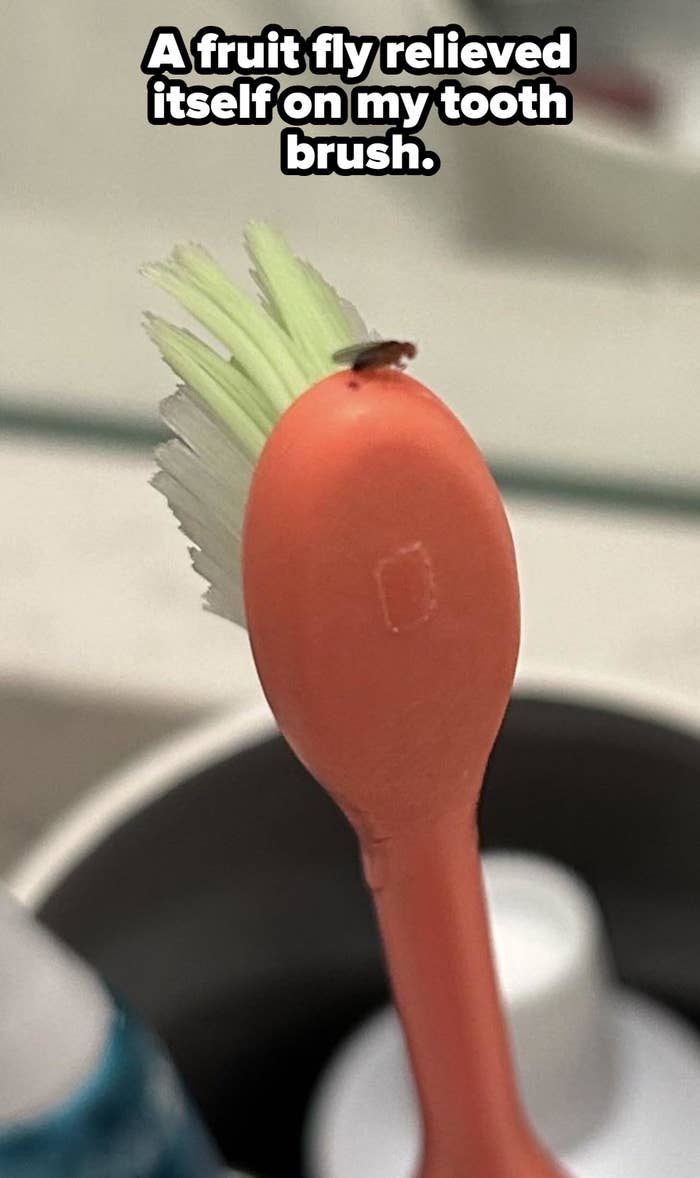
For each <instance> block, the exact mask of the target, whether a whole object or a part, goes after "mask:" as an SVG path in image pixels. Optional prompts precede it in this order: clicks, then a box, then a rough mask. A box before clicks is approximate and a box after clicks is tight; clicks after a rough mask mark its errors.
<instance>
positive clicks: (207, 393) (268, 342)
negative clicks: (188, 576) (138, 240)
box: [144, 224, 367, 626]
mask: <svg viewBox="0 0 700 1178" xmlns="http://www.w3.org/2000/svg"><path fill="white" fill-rule="evenodd" d="M246 245H247V249H248V253H249V255H250V258H251V261H252V264H253V269H252V274H253V277H254V280H255V282H256V284H257V286H258V287H259V290H260V299H259V302H258V303H255V302H254V301H253V300H252V299H251V298H250V297H249V296H248V295H245V294H244V293H243V292H241V291H239V290H238V289H237V288H236V287H235V286H234V285H233V284H232V283H231V282H230V281H229V279H228V278H227V277H226V275H225V274H224V273H223V271H221V270H220V269H219V267H218V266H217V264H216V263H215V261H214V259H213V258H211V257H210V256H209V255H208V254H207V253H206V251H205V250H203V249H202V248H201V247H198V246H184V247H177V248H176V249H175V250H174V252H173V255H172V258H171V259H170V260H169V261H168V262H167V263H166V264H164V265H163V264H156V265H153V266H147V267H145V270H144V272H145V274H146V275H147V276H148V277H150V278H151V279H152V280H153V281H154V282H156V284H157V285H159V286H161V287H162V288H163V289H165V290H166V291H167V292H168V293H169V294H170V295H172V296H173V297H174V298H176V299H177V300H178V301H179V302H180V304H181V305H182V306H184V307H185V308H186V309H187V310H188V311H189V312H190V313H191V314H193V315H194V316H195V318H197V319H198V321H199V322H200V323H201V324H202V326H204V327H205V328H206V329H207V330H208V331H209V332H210V333H211V334H213V335H214V336H215V338H216V339H218V340H219V342H220V343H221V344H222V345H223V346H224V347H229V348H230V349H231V352H230V354H228V355H226V356H225V357H224V356H222V355H220V353H217V352H215V351H214V350H213V349H212V348H211V347H209V345H206V344H204V343H203V341H201V340H200V339H198V338H197V337H196V336H194V335H192V333H191V332H188V331H183V330H182V329H181V328H176V327H174V326H173V325H172V324H169V323H167V322H166V321H164V320H162V319H159V318H158V317H156V316H152V315H148V316H147V317H146V319H147V322H146V328H147V331H148V332H149V334H150V336H151V338H152V339H153V340H154V342H155V343H156V345H157V346H158V348H159V349H160V351H161V354H162V356H163V359H164V360H165V361H166V363H167V364H168V365H169V366H170V367H171V368H172V369H173V371H175V372H176V373H177V374H178V375H179V376H180V378H181V379H182V380H183V381H184V383H183V384H181V385H180V386H179V387H178V389H177V391H176V392H175V393H174V394H173V395H172V396H169V397H166V399H165V400H164V401H163V402H162V404H161V415H162V418H163V420H164V422H165V424H166V425H167V426H168V428H169V429H170V430H171V432H172V433H173V434H174V435H175V436H174V438H173V439H172V440H171V441H168V442H165V443H163V444H162V445H160V446H159V447H158V449H157V451H156V461H157V463H158V466H159V470H158V472H157V473H156V474H155V475H154V477H153V479H152V482H153V485H154V486H155V488H156V489H157V490H158V491H160V492H161V493H162V494H163V495H164V496H165V498H166V499H167V501H168V504H169V505H170V508H171V510H172V512H173V514H174V515H175V517H176V519H177V520H178V523H179V525H180V529H181V531H182V532H184V534H185V535H186V536H187V538H188V540H189V541H190V542H191V544H192V547H191V549H190V552H191V555H192V564H193V566H194V568H195V569H196V571H197V572H198V573H200V574H201V576H203V577H204V578H205V580H206V581H208V582H209V587H208V589H207V590H206V592H205V595H204V604H205V608H206V609H208V610H210V611H212V612H213V613H216V614H220V615H221V616H222V617H225V618H230V619H231V620H233V621H235V622H238V623H239V624H240V625H243V626H244V625H245V613H244V609H243V595H242V588H241V570H240V543H241V529H242V524H243V515H244V512H245V506H246V502H247V499H248V492H249V489H250V483H251V479H252V476H253V470H254V468H255V464H256V462H257V458H258V455H259V453H260V451H261V449H262V447H263V445H264V444H265V441H266V438H267V436H268V435H269V433H271V432H272V429H273V428H274V426H275V424H276V422H277V420H278V419H279V417H280V416H281V415H282V413H283V412H284V411H285V409H286V408H287V407H288V406H289V405H290V404H291V403H292V402H293V401H294V400H295V398H296V397H298V396H299V395H300V394H301V393H303V392H304V390H305V389H306V388H308V387H309V386H310V385H311V384H314V383H315V382H316V381H317V380H321V379H322V378H323V377H324V376H328V375H329V374H330V373H331V372H333V371H334V369H335V368H337V367H338V365H337V364H336V363H335V362H334V360H333V356H334V354H335V353H336V352H337V351H339V350H340V349H341V348H343V347H347V346H348V345H349V344H352V343H355V342H357V341H359V340H361V339H366V338H367V330H366V328H365V326H364V323H363V321H362V319H361V317H360V315H359V314H358V312H357V311H356V309H355V308H354V307H353V306H352V304H351V303H349V302H347V300H345V299H343V298H341V297H340V295H338V294H337V292H336V291H335V290H334V289H333V287H332V286H330V285H329V284H328V283H327V282H326V280H325V279H324V278H323V277H322V276H321V275H320V274H319V273H318V271H316V270H314V268H313V267H312V266H310V265H309V264H308V263H307V262H304V261H302V260H301V259H299V258H297V257H296V256H295V255H294V254H293V253H292V251H291V250H290V248H289V246H288V245H287V243H286V241H285V240H284V238H283V237H282V235H281V234H279V233H278V232H277V231H276V230H274V229H271V228H270V227H269V226H267V225H262V224H254V225H251V226H249V228H248V232H247V234H246Z"/></svg>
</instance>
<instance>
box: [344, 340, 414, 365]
mask: <svg viewBox="0 0 700 1178" xmlns="http://www.w3.org/2000/svg"><path fill="white" fill-rule="evenodd" d="M415 354H416V345H415V344H409V343H406V342H403V343H402V342H401V341H399V340H395V339H389V340H366V341H365V342H364V343H361V344H351V346H350V347H349V348H341V349H340V351H339V352H336V353H335V355H334V356H333V359H334V360H335V362H336V363H337V364H349V365H350V366H351V368H352V370H353V372H363V371H364V370H365V369H367V368H389V367H392V368H403V367H404V364H403V361H404V360H412V359H413V357H414V356H415Z"/></svg>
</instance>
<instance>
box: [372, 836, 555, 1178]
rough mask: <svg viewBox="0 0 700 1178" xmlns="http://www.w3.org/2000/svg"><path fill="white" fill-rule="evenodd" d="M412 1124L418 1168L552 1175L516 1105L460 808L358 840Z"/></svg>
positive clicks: (436, 1173) (495, 1176)
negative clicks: (400, 1041) (412, 1105)
mask: <svg viewBox="0 0 700 1178" xmlns="http://www.w3.org/2000/svg"><path fill="white" fill-rule="evenodd" d="M363 862H364V868H365V875H366V878H367V882H368V884H369V886H370V887H371V889H372V891H373V895H374V902H375V907H376V911H377V917H378V921H379V926H380V931H381V935H382V940H383V943H384V948H385V952H386V956H387V962H388V967H389V973H390V977H391V983H392V989H393V993H394V999H395V1002H396V1006H397V1008H398V1012H399V1016H400V1018H401V1022H402V1024H403V1029H404V1033H405V1037H406V1042H407V1047H408V1051H409V1055H410V1058H411V1064H412V1070H413V1076H414V1080H415V1084H416V1088H417V1092H418V1097H419V1101H420V1108H421V1115H422V1122H423V1166H422V1169H421V1171H420V1175H421V1178H464V1175H466V1174H474V1175H479V1178H482V1176H483V1178H516V1176H517V1178H531V1176H532V1178H535V1176H536V1178H556V1176H557V1175H558V1174H559V1171H558V1170H557V1169H556V1167H555V1166H554V1165H553V1163H550V1162H549V1159H548V1158H547V1157H546V1155H544V1153H543V1152H542V1151H541V1150H540V1147H539V1146H538V1145H537V1144H536V1142H535V1141H534V1139H533V1138H532V1137H531V1135H530V1132H529V1128H528V1126H527V1125H526V1123H525V1120H524V1118H523V1114H522V1112H521V1109H520V1103H519V1100H518V1096H517V1092H516V1087H515V1081H514V1076H513V1069H512V1065H511V1060H510V1051H509V1047H508V1041H507V1035H506V1030H505V1024H504V1020H503V1015H502V1013H501V1008H500V1003H499V999H498V991H497V985H496V978H495V972H494V967H493V960H492V954H491V944H490V938H489V931H488V923H487V917H486V906H485V901H484V893H483V885H482V877H481V864H480V859H479V845H478V835H477V830H476V823H475V819H474V817H473V816H471V815H467V816H464V815H462V814H459V815H455V814H449V815H446V816H445V817H443V818H440V819H439V820H437V821H435V822H433V823H432V824H431V825H427V826H425V827H424V828H423V829H421V830H417V829H412V830H411V831H410V832H405V833H402V834H399V835H395V836H393V837H391V838H389V839H382V840H380V841H370V840H364V842H363Z"/></svg>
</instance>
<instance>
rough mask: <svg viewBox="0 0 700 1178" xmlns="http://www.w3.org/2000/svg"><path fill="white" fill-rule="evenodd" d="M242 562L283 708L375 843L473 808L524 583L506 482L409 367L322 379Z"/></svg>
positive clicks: (252, 505) (278, 707)
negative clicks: (502, 487) (501, 488)
mask: <svg viewBox="0 0 700 1178" xmlns="http://www.w3.org/2000/svg"><path fill="white" fill-rule="evenodd" d="M242 551H243V557H242V559H243V590H244V602H245V611H246V619H247V624H248V630H249V634H250V639H251V644H252V648H253V654H254V656H255V660H256V664H257V667H258V671H259V675H260V679H261V682H262V685H263V688H264V690H265V693H266V695H267V698H268V700H269V702H270V705H271V707H272V710H273V712H274V714H275V716H276V718H277V720H278V723H279V725H280V728H281V730H282V731H283V733H284V734H285V736H286V737H287V739H288V740H289V742H290V744H291V745H292V747H293V749H294V750H295V752H296V753H297V755H298V756H299V758H300V759H301V761H302V762H303V763H304V764H305V765H306V766H307V767H308V769H309V770H310V771H311V772H312V773H313V774H314V776H315V777H316V778H317V779H318V780H319V781H320V782H321V783H322V784H323V785H324V786H325V787H326V788H327V789H328V791H329V792H330V793H331V795H332V796H333V797H334V798H335V800H336V802H337V803H338V804H339V805H340V807H341V808H342V809H343V811H344V812H345V813H346V815H347V816H348V818H349V819H350V821H351V822H352V823H353V825H354V826H355V827H356V829H357V830H358V832H359V833H360V834H361V836H364V835H369V836H371V837H373V838H382V837H388V836H389V835H391V834H393V833H395V832H396V831H397V830H398V829H400V828H406V827H407V826H409V825H412V824H413V823H414V822H415V823H417V822H422V821H424V820H425V819H426V818H429V817H438V816H441V815H444V814H446V813H447V812H449V811H450V810H451V809H455V810H456V809H457V808H459V809H460V810H461V811H462V812H463V810H464V805H465V801H468V802H469V803H470V804H472V805H474V806H475V805H476V801H477V797H478V792H479V789H480V785H481V781H482V776H483V770H484V766H485V763H486V760H487V758H488V755H489V753H490V750H491V747H492V744H493V741H494V739H495V736H496V733H497V731H498V728H499V726H500V722H501V719H502V716H503V712H504V710H505V707H506V703H507V700H508V696H509V693H510V689H511V685H512V680H513V674H514V669H515V663H516V658H517V649H518V638H519V603H518V583H517V573H516V567H515V558H514V554H513V546H512V541H511V536H510V532H509V529H508V524H507V521H506V518H505V514H504V512H503V508H502V506H501V501H500V498H499V495H498V492H497V489H496V487H495V484H494V483H493V480H492V478H491V476H490V474H489V472H488V470H487V468H486V466H485V464H484V462H483V460H482V458H481V455H480V454H479V451H478V450H477V448H476V446H475V445H474V443H473V442H472V440H471V438H470V437H469V435H468V434H467V432H466V430H465V429H464V428H463V426H462V425H461V424H460V422H459V421H458V420H457V419H456V418H455V417H454V416H453V415H452V413H451V412H450V411H449V410H448V409H447V408H446V407H445V406H444V405H443V404H442V403H441V402H440V401H439V400H438V399H437V398H436V397H435V396H434V395H433V394H432V393H430V392H429V391H428V390H427V389H426V388H424V387H423V386H422V385H421V384H419V383H418V382H417V381H415V380H413V379H412V378H411V377H409V376H407V375H406V374H404V373H402V372H399V371H396V370H395V369H391V368H377V369H368V370H366V371H360V372H354V371H344V372H338V373H335V374H333V375H331V376H329V377H327V378H326V379H324V380H322V381H321V382H319V383H318V384H316V385H315V386H314V387H313V388H311V389H309V390H308V391H307V392H306V393H304V394H303V395H302V396H301V397H300V398H299V399H298V400H297V401H296V402H295V404H294V405H293V406H292V407H291V408H290V409H288V410H287V412H286V413H285V414H284V415H283V416H282V418H281V419H280V421H279V422H278V424H277V425H276V427H275V428H274V430H273V431H272V434H271V435H270V437H269V439H268V441H267V443H266V445H265V448H264V449H263V451H262V454H261V455H260V458H259V460H258V463H257V466H256V468H255V471H254V473H253V478H252V484H251V489H250V494H249V497H248V503H247V508H246V514H245V521H244V531H243V550H242Z"/></svg>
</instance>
